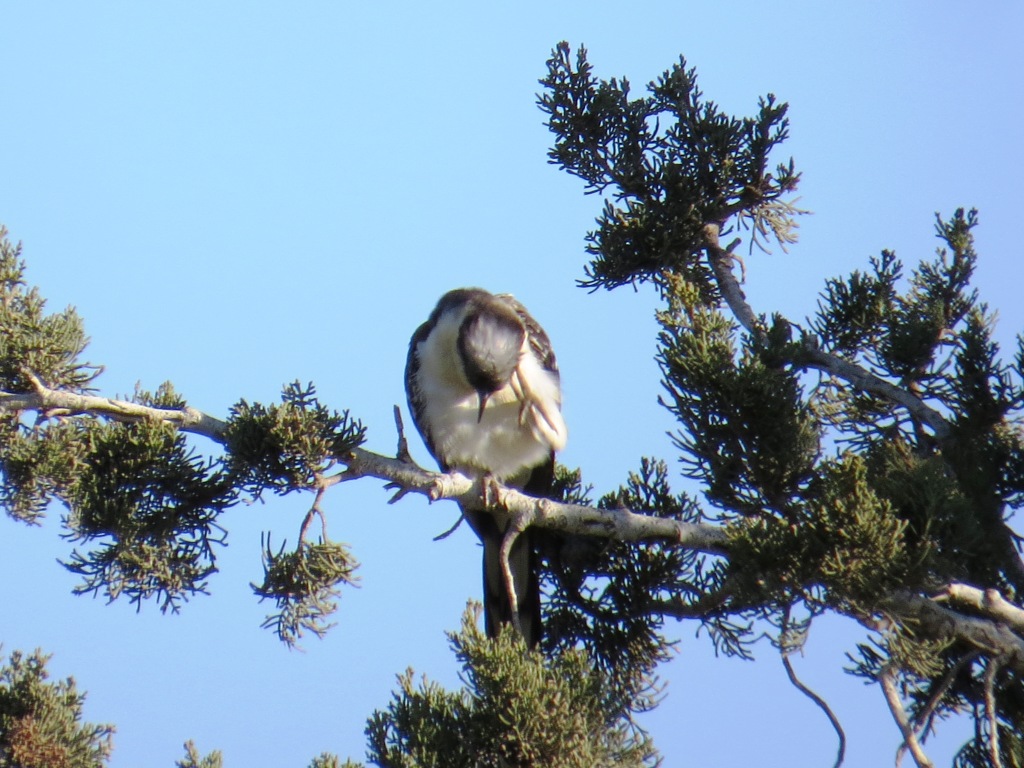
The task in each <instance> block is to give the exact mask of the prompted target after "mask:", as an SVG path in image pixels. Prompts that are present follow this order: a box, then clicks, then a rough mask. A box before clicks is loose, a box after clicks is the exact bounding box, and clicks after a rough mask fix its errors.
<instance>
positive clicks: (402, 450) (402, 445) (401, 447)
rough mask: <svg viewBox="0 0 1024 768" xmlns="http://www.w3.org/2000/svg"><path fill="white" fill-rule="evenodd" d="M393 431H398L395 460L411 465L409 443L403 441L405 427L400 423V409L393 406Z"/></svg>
mask: <svg viewBox="0 0 1024 768" xmlns="http://www.w3.org/2000/svg"><path fill="white" fill-rule="evenodd" d="M395 429H396V430H398V453H396V454H395V458H396V459H398V460H399V461H404V462H406V463H408V464H412V463H413V461H412V454H410V453H409V441H408V440H406V439H405V425H404V424H403V423H402V409H401V408H399V407H398V406H397V405H396V406H395Z"/></svg>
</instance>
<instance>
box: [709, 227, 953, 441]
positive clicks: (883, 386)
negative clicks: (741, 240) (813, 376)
mask: <svg viewBox="0 0 1024 768" xmlns="http://www.w3.org/2000/svg"><path fill="white" fill-rule="evenodd" d="M720 232H721V227H720V226H719V225H718V224H714V223H712V224H705V225H704V242H705V249H706V251H707V254H708V261H709V263H710V264H711V270H712V272H713V273H714V275H715V280H716V281H717V282H718V289H719V290H720V291H721V293H722V298H723V299H724V300H725V303H726V304H727V305H728V307H729V310H730V311H731V312H732V314H733V316H734V317H735V318H736V320H737V321H739V324H740V325H741V326H743V328H744V329H745V330H746V331H747V332H748V333H750V334H751V335H753V336H755V337H758V338H760V337H763V336H764V327H763V325H762V323H761V322H760V320H758V318H757V315H756V314H754V310H753V308H752V307H751V306H750V304H749V303H748V302H747V297H746V295H745V294H744V293H743V289H742V288H740V284H739V282H738V281H737V280H736V275H735V274H733V266H732V265H733V261H734V260H735V257H734V256H733V255H732V253H731V252H730V251H729V250H727V249H725V248H723V247H722V245H721V243H720V241H719V235H720ZM793 362H794V363H796V364H797V365H800V366H802V367H804V368H813V369H815V370H819V371H822V372H823V373H827V374H830V375H832V376H835V377H836V378H838V379H842V380H844V381H846V382H849V383H850V384H852V385H853V386H855V387H857V388H858V389H861V390H863V391H865V392H870V393H872V394H875V395H878V396H880V397H883V398H885V399H886V400H889V401H890V402H894V403H896V404H897V405H901V406H903V407H904V408H906V409H907V410H908V411H909V412H910V413H911V415H913V416H914V417H915V418H917V419H918V420H920V421H921V422H923V423H924V424H927V425H928V426H929V427H930V428H931V430H932V432H934V433H935V437H936V438H938V439H939V440H943V439H945V438H946V437H948V436H949V433H950V431H951V427H950V424H949V422H948V421H947V420H946V418H945V417H944V416H943V415H942V414H941V413H939V412H938V411H937V410H935V409H934V408H932V407H931V406H929V405H928V404H927V403H925V402H924V401H923V400H921V399H920V398H918V397H915V396H914V395H913V394H911V393H910V392H907V391H906V390H905V389H900V388H899V387H897V386H896V385H895V384H891V383H889V382H888V381H886V380H885V379H883V378H880V377H878V376H876V375H875V374H873V373H871V372H870V371H868V370H867V369H865V368H862V367H861V366H859V365H856V364H855V363H851V362H850V361H848V360H844V359H843V358H841V357H838V356H836V355H833V354H830V353H828V352H824V351H823V350H820V349H818V348H817V347H815V346H813V344H811V343H807V344H805V345H804V349H803V351H802V354H801V356H800V359H799V360H794V361H793Z"/></svg>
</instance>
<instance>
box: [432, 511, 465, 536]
mask: <svg viewBox="0 0 1024 768" xmlns="http://www.w3.org/2000/svg"><path fill="white" fill-rule="evenodd" d="M465 519H466V515H465V514H460V515H459V519H458V520H456V521H455V523H454V524H453V525H452V526H451V527H450V528H449V529H448V530H446V531H444V532H443V533H439V534H437V536H435V537H434V541H442V540H444V539H447V538H448V537H449V536H451V535H452V534H453V533H455V532H456V531H457V530H459V526H460V525H462V521H463V520H465Z"/></svg>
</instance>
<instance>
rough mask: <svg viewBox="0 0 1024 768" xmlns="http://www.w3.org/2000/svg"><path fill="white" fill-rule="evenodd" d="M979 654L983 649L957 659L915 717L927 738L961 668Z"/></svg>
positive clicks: (917, 726)
mask: <svg viewBox="0 0 1024 768" xmlns="http://www.w3.org/2000/svg"><path fill="white" fill-rule="evenodd" d="M979 656H981V651H977V650H975V651H971V652H970V653H968V654H967V655H966V656H963V657H961V658H960V660H959V661H957V663H956V664H954V665H953V666H952V667H951V668H950V669H949V671H948V672H946V674H945V675H944V676H943V678H942V681H941V682H940V683H939V685H938V687H936V688H935V689H934V690H933V691H932V695H931V696H929V697H928V703H926V704H925V705H924V709H922V710H921V711H920V712H918V713H917V715H916V716H915V717H914V722H913V726H914V728H915V730H917V731H918V733H922V734H924V737H925V738H926V737H927V736H928V732H929V731H930V730H931V727H932V718H933V717H934V716H935V711H936V709H937V708H938V706H939V704H940V703H941V702H942V699H943V697H944V696H945V695H946V692H947V691H948V690H949V689H950V688H951V687H952V686H953V683H955V682H956V678H957V675H959V674H960V672H961V670H962V669H963V668H964V667H965V666H967V665H968V664H971V663H973V662H974V660H975V659H976V658H978V657H979ZM923 740H924V739H923V738H922V741H923Z"/></svg>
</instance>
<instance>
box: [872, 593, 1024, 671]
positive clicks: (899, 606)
mask: <svg viewBox="0 0 1024 768" xmlns="http://www.w3.org/2000/svg"><path fill="white" fill-rule="evenodd" d="M882 607H883V608H884V610H886V611H887V612H889V613H890V614H891V615H892V616H893V617H894V618H897V619H899V620H900V621H901V622H905V623H907V624H909V625H911V626H913V627H914V628H915V630H916V631H917V632H919V633H923V634H925V635H927V636H929V637H932V638H957V639H960V640H963V641H965V642H967V643H969V644H971V645H973V646H974V647H975V648H978V649H980V650H981V651H983V652H984V653H985V654H986V655H989V656H1000V657H1002V658H1003V664H1004V665H1005V666H1007V667H1010V668H1012V669H1014V670H1016V671H1017V672H1024V638H1022V637H1021V636H1019V635H1017V634H1016V633H1014V632H1013V631H1012V630H1011V629H1010V627H1008V626H1007V625H1006V624H1005V623H1003V622H1001V621H998V620H995V619H990V618H984V617H978V616H967V615H964V614H962V613H958V612H956V611H954V610H952V609H950V608H946V607H944V606H942V605H939V604H938V603H937V602H936V601H935V600H932V599H929V598H927V597H923V596H921V595H917V594H913V593H910V592H896V593H893V594H892V595H890V596H889V597H888V598H886V599H885V600H884V601H882Z"/></svg>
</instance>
